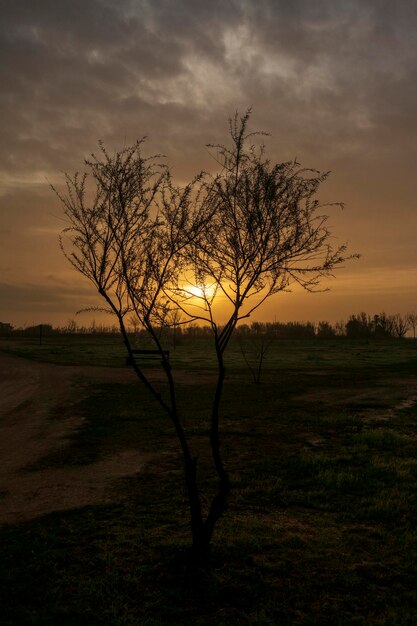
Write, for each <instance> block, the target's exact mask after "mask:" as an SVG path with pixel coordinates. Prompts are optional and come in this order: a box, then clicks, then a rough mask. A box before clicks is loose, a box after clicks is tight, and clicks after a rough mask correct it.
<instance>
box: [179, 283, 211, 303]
mask: <svg viewBox="0 0 417 626" xmlns="http://www.w3.org/2000/svg"><path fill="white" fill-rule="evenodd" d="M215 290H216V288H215V285H201V286H198V285H192V284H189V285H187V286H186V287H185V288H184V292H185V293H186V294H187V295H189V296H191V297H192V298H199V299H202V300H204V299H207V298H209V299H211V298H212V297H213V296H214V292H215Z"/></svg>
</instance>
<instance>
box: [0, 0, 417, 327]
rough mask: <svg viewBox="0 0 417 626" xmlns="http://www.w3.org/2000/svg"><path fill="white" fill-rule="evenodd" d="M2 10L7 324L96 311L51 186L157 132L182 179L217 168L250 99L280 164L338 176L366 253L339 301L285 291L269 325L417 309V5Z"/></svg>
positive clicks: (276, 2) (345, 229)
mask: <svg viewBox="0 0 417 626" xmlns="http://www.w3.org/2000/svg"><path fill="white" fill-rule="evenodd" d="M1 7H2V19H1V23H0V47H1V55H0V58H1V67H0V71H1V92H0V106H1V116H0V119H1V135H2V136H1V142H0V321H2V322H11V323H12V324H14V325H31V324H38V323H48V322H49V323H53V324H65V323H66V322H67V321H68V320H69V319H70V318H74V316H75V312H76V311H77V310H78V309H80V308H82V307H87V306H91V305H92V304H94V302H97V300H96V298H95V296H94V292H93V287H92V286H90V284H89V283H88V282H87V281H86V280H85V279H83V278H82V277H80V276H78V275H77V274H76V272H75V270H73V269H72V268H71V267H70V266H69V265H68V263H67V262H66V260H65V259H64V258H63V256H62V254H61V252H60V250H59V247H58V233H59V232H60V230H62V228H63V227H64V226H65V224H64V222H63V221H62V218H63V214H62V208H61V207H60V205H59V202H58V201H57V198H56V197H55V196H54V195H53V193H52V192H51V190H50V187H49V185H50V184H51V183H53V184H54V185H57V186H59V185H61V184H62V180H63V172H73V171H75V170H82V169H83V160H84V158H85V157H86V156H88V155H89V154H90V153H91V152H92V151H95V150H96V147H97V141H98V140H99V139H102V140H104V142H105V144H106V146H107V147H108V148H109V149H110V150H113V149H118V148H121V147H123V145H129V144H131V143H133V142H134V141H135V139H137V138H140V137H142V136H144V135H146V136H147V137H148V140H147V146H148V148H147V149H148V151H149V153H150V154H151V153H155V152H159V153H164V154H165V155H166V156H167V161H168V162H169V163H170V164H171V165H172V166H173V174H174V176H175V178H176V179H177V180H178V181H179V182H181V181H185V180H187V178H189V177H191V176H192V175H193V174H195V173H197V172H198V171H199V170H200V169H203V168H204V169H211V170H214V169H215V165H216V164H215V163H214V161H212V160H211V159H210V156H209V154H208V152H207V150H206V149H205V147H204V146H205V145H206V144H207V143H218V142H222V143H223V142H225V141H226V140H227V119H228V117H229V116H230V115H233V113H234V112H235V111H236V110H239V111H241V112H244V111H245V110H246V109H247V108H248V107H249V106H252V107H253V115H252V118H251V119H252V121H251V126H252V128H253V129H254V130H264V131H267V132H269V133H271V136H270V137H268V138H267V139H266V144H267V148H268V154H269V156H270V157H271V158H273V159H274V160H276V161H284V160H288V159H292V158H294V157H297V158H298V160H299V161H300V162H301V163H302V164H303V165H305V166H309V167H314V168H317V169H321V170H331V171H332V174H331V176H330V178H329V180H328V181H327V183H326V184H325V185H324V186H323V188H322V192H321V196H320V197H321V199H322V200H323V201H342V202H344V203H345V204H346V209H345V210H344V211H343V212H341V211H339V210H338V209H335V210H334V211H332V217H331V220H330V227H331V230H332V232H333V233H334V235H335V237H337V239H338V241H340V243H342V242H344V241H347V242H348V244H349V249H350V250H351V251H352V252H359V253H361V255H362V257H361V258H360V259H359V260H356V261H352V262H350V263H347V264H346V266H345V267H344V268H343V269H341V270H338V271H337V275H336V278H335V279H334V280H332V281H327V282H326V283H324V284H323V287H329V288H330V291H328V292H325V293H319V294H314V295H311V294H305V293H301V292H300V291H297V290H296V291H295V292H294V293H292V294H278V295H277V296H275V297H274V298H273V299H272V300H270V301H269V302H268V303H267V304H265V306H264V307H263V308H262V309H261V310H260V311H259V313H258V314H257V315H256V316H255V319H259V320H273V319H277V320H279V321H288V320H308V319H309V320H312V321H318V320H322V319H327V320H330V321H336V320H339V319H346V318H347V317H348V316H349V315H350V314H351V313H356V312H359V311H361V310H365V311H367V312H369V313H376V312H379V311H382V310H385V311H386V312H387V313H396V312H401V313H405V312H407V311H410V310H417V244H416V237H417V206H416V202H417V175H416V163H417V133H416V131H417V3H416V2H415V0H401V1H399V2H397V3H394V2H392V1H390V2H388V1H385V0H349V1H348V0H314V1H312V0H291V1H289V0H285V1H284V0H257V1H256V0H230V1H225V0H223V1H222V2H221V1H220V0H217V1H216V0H213V1H211V2H207V1H206V0H204V1H203V0H194V1H191V0H188V1H187V0H148V1H145V0H144V1H142V0H60V1H59V2H57V0H14V1H13V2H11V1H10V2H7V1H3V2H1ZM85 319H87V318H85ZM78 321H79V323H83V321H84V320H83V319H82V318H81V317H80V318H79V320H78ZM97 321H99V317H98V316H97Z"/></svg>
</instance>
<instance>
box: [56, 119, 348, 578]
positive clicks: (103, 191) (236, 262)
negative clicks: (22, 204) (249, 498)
mask: <svg viewBox="0 0 417 626" xmlns="http://www.w3.org/2000/svg"><path fill="white" fill-rule="evenodd" d="M249 117H250V111H248V112H247V113H246V114H245V115H244V116H243V117H242V118H239V117H238V116H237V115H236V116H235V117H234V118H233V119H232V120H231V121H230V135H231V140H232V141H231V146H230V147H225V146H222V145H220V146H212V148H213V149H215V150H216V159H217V161H218V162H219V164H220V166H221V168H220V172H219V173H218V175H215V176H213V177H211V178H209V177H204V176H202V175H199V176H197V177H196V178H195V179H194V180H193V181H191V182H190V183H189V184H188V185H186V186H185V187H183V188H180V187H177V186H175V185H174V184H173V181H172V179H171V176H170V173H169V171H168V169H167V168H166V167H165V166H164V165H161V164H160V163H159V161H160V159H159V157H158V156H156V157H151V158H144V157H143V156H142V141H139V142H137V144H135V146H133V147H131V148H126V149H124V150H122V151H121V152H118V153H116V154H115V155H114V156H110V155H109V154H108V153H107V151H106V150H105V148H104V147H103V146H101V156H100V158H97V157H95V156H93V157H92V159H91V160H90V161H87V162H86V165H87V167H88V169H89V172H90V177H91V178H92V182H93V188H94V193H93V195H92V197H91V200H90V199H89V196H88V192H87V182H88V180H87V179H88V177H87V175H83V176H79V175H75V176H73V177H70V176H67V192H66V194H58V195H59V197H60V199H61V201H62V202H63V204H64V207H65V213H66V216H67V219H68V222H69V224H68V227H67V228H66V229H65V231H64V233H63V236H62V238H61V246H62V250H63V252H64V254H65V255H66V257H67V258H68V260H69V261H70V262H71V263H72V265H73V266H74V267H75V268H76V269H77V270H78V271H79V272H81V273H82V274H83V275H84V276H86V277H87V278H88V279H89V280H90V281H91V282H92V283H93V284H94V285H95V287H96V289H97V290H98V292H99V293H100V295H101V296H102V297H103V298H104V301H105V303H106V304H105V307H104V310H106V311H109V312H112V313H113V314H115V315H116V316H117V319H118V323H119V327H120V331H121V333H122V335H123V339H124V342H125V345H126V348H127V352H128V355H129V357H131V359H130V360H131V362H132V364H133V367H134V369H135V372H136V374H137V376H138V378H139V379H140V380H141V381H142V382H143V383H144V384H145V385H146V387H147V388H148V389H149V390H150V392H151V393H152V394H153V396H154V397H155V399H156V401H157V402H159V404H160V405H161V407H162V408H163V409H164V410H165V411H166V413H167V415H168V416H169V417H170V418H171V420H172V423H173V425H174V427H175V430H176V433H177V436H178V440H179V442H180V445H181V450H182V454H183V459H184V468H185V479H186V485H187V490H188V497H189V505H190V518H191V531H192V550H191V554H192V563H193V564H194V566H197V567H203V568H206V567H207V563H208V557H209V551H210V543H211V539H212V535H213V531H214V528H215V525H216V523H217V521H218V520H219V519H220V517H221V516H222V515H223V513H224V511H225V509H226V507H227V503H228V498H229V491H230V484H229V475H228V472H227V469H226V466H225V463H224V460H223V458H222V454H221V446H220V434H219V420H220V401H221V397H222V391H223V386H224V380H225V374H226V369H225V364H224V354H225V351H226V349H227V346H228V345H229V342H230V338H231V336H232V334H233V332H234V330H235V328H236V324H237V323H238V321H239V320H241V319H243V318H245V317H249V316H250V314H251V313H252V311H254V310H255V309H256V308H257V307H259V306H260V305H261V304H262V303H263V302H264V301H265V300H266V299H267V298H268V297H270V296H272V295H273V294H276V293H277V292H279V291H282V290H285V289H287V288H288V287H289V286H290V284H291V283H292V282H296V283H298V284H300V285H301V286H302V287H304V288H305V289H307V290H313V289H315V288H316V287H317V286H318V285H319V282H320V279H321V278H323V277H325V276H329V275H331V273H332V271H333V269H334V268H335V267H336V266H338V265H340V264H341V263H342V262H343V260H344V259H345V246H341V247H338V248H336V249H333V248H332V247H331V245H330V232H329V230H328V229H327V226H326V221H327V216H325V215H322V214H321V213H320V211H321V209H322V208H323V206H325V205H321V204H320V203H319V201H318V200H317V199H316V198H315V195H316V192H317V190H318V188H319V186H320V184H321V183H322V182H324V181H325V179H326V178H327V174H321V173H319V172H317V171H315V170H305V169H301V167H300V166H299V164H298V163H297V162H295V161H294V162H288V163H281V164H276V165H275V164H271V163H270V161H269V160H268V159H266V158H265V156H264V148H263V147H262V146H261V147H260V148H258V149H257V148H255V147H254V146H252V145H250V144H249V145H248V140H249V138H250V137H252V136H253V135H252V134H248V133H247V124H248V121H249ZM220 295H221V296H222V297H223V299H224V300H225V301H226V302H227V303H228V318H227V321H226V323H225V324H223V325H220V323H219V322H218V320H217V318H216V315H217V313H216V311H217V296H220ZM175 310H179V311H180V312H181V313H182V314H184V315H185V317H186V319H187V320H191V321H196V320H204V321H206V322H208V323H209V325H210V328H211V330H212V334H213V339H214V349H215V352H216V356H217V363H218V376H217V384H216V389H215V393H214V398H213V403H212V408H211V425H210V429H209V433H208V436H209V442H210V447H211V452H212V458H213V466H214V468H215V472H216V474H217V477H218V488H217V490H216V493H215V494H214V495H213V497H211V498H210V499H209V505H208V510H207V512H204V510H203V507H202V500H201V496H200V493H199V489H198V484H197V458H196V457H195V456H193V454H192V451H191V449H190V445H189V441H188V439H187V435H186V432H185V430H184V427H183V424H182V421H181V414H180V411H179V409H178V404H177V398H176V389H175V383H174V377H173V374H172V370H171V365H170V362H169V360H168V358H167V356H166V354H165V351H164V349H163V346H162V343H161V341H162V339H161V333H160V329H161V328H163V327H164V326H166V325H168V324H169V320H170V319H171V320H172V319H173V318H176V315H175V314H174V315H173V311H175ZM127 316H128V317H129V318H130V319H131V318H132V316H133V317H134V318H135V319H136V320H137V321H138V323H139V324H140V326H141V327H142V328H143V329H145V330H146V332H147V334H148V336H149V337H150V338H151V340H152V341H153V343H154V345H155V347H156V350H158V352H159V354H160V357H161V364H162V368H163V371H164V372H165V376H166V381H167V386H168V392H169V393H168V399H165V398H163V397H162V396H161V395H160V394H159V393H158V391H157V389H155V387H154V386H153V384H152V382H151V381H150V380H149V379H148V377H147V376H146V373H145V372H144V371H143V369H141V367H140V366H139V365H138V363H137V362H135V360H134V359H133V358H132V356H133V353H132V346H131V343H130V339H129V335H128V333H127V330H126V323H125V320H126V317H127Z"/></svg>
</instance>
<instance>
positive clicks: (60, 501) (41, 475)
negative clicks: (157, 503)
mask: <svg viewBox="0 0 417 626" xmlns="http://www.w3.org/2000/svg"><path fill="white" fill-rule="evenodd" d="M132 381H134V374H133V372H132V371H130V370H129V369H116V368H104V367H88V366H63V365H51V364H47V363H38V362H35V361H29V360H26V359H22V358H19V357H15V356H10V355H7V354H5V353H1V352H0V523H14V522H17V521H23V520H27V519H30V518H33V517H37V516H41V515H44V514H46V513H50V512H52V511H58V510H63V509H70V508H74V507H80V506H85V505H88V504H93V503H101V502H109V501H112V500H113V499H114V498H115V489H114V487H115V485H116V483H117V479H118V478H120V477H122V476H128V475H133V474H135V473H137V472H140V470H141V468H142V467H143V465H144V463H145V462H146V460H147V459H149V458H150V456H149V454H147V453H145V452H143V451H142V450H137V449H124V450H120V451H118V452H117V453H115V454H113V455H112V456H108V457H107V458H103V459H101V460H99V461H98V462H96V463H91V464H89V465H86V466H78V467H67V468H48V469H43V470H39V471H28V469H27V468H28V467H29V466H30V465H32V464H34V463H35V462H36V461H38V460H39V459H40V458H42V457H43V456H45V455H46V454H48V453H50V452H52V451H53V450H56V449H62V447H63V446H64V445H65V443H66V441H68V439H69V437H70V435H71V433H73V432H74V430H75V429H77V428H79V426H80V425H81V424H82V420H83V418H82V416H80V415H79V414H77V409H76V406H77V403H78V401H79V400H80V399H81V398H82V397H83V395H85V394H86V393H87V389H88V383H89V382H118V383H121V382H132ZM51 417H53V419H51Z"/></svg>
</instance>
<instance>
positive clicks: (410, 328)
mask: <svg viewBox="0 0 417 626" xmlns="http://www.w3.org/2000/svg"><path fill="white" fill-rule="evenodd" d="M40 326H42V333H43V335H44V336H47V335H60V334H61V335H68V334H79V335H111V334H117V333H118V329H117V327H116V326H114V325H113V326H106V325H105V324H97V323H96V322H95V321H93V322H92V323H91V324H90V325H79V324H77V322H76V321H75V320H69V321H68V323H67V324H65V325H64V326H57V327H54V326H52V325H51V324H42V325H40V324H37V325H34V326H27V327H25V328H22V327H20V328H13V327H12V325H11V324H0V334H2V335H15V336H33V337H35V336H38V335H39V331H40ZM130 331H131V333H132V334H135V335H137V336H138V337H140V336H141V335H144V334H145V333H144V331H143V330H141V329H140V327H138V326H136V325H133V326H131V328H130ZM416 331H417V313H416V312H410V313H407V314H405V315H401V314H400V313H395V314H394V315H388V314H386V313H385V312H381V313H377V314H375V315H369V314H368V313H365V312H363V311H362V312H361V313H358V314H355V315H351V316H350V317H349V319H348V320H347V322H345V321H339V322H336V323H331V322H328V321H320V322H318V323H314V322H252V323H251V324H240V325H239V326H238V327H237V329H236V336H237V337H238V338H239V339H245V338H253V337H260V336H262V337H267V338H271V339H272V338H276V339H334V338H338V337H344V338H347V339H402V338H404V337H405V336H406V335H407V333H408V334H409V335H411V336H412V337H413V338H414V339H415V338H416ZM161 332H163V333H164V335H165V336H167V335H168V337H169V338H170V339H171V341H172V342H173V343H174V344H175V343H180V342H181V340H182V339H187V338H196V339H197V338H204V337H208V336H209V335H210V333H211V329H210V327H209V326H204V325H203V326H202V325H198V324H195V323H191V324H184V323H183V322H182V321H181V319H178V320H175V321H174V323H172V324H171V325H170V326H168V327H164V328H163V330H162V331H161Z"/></svg>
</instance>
